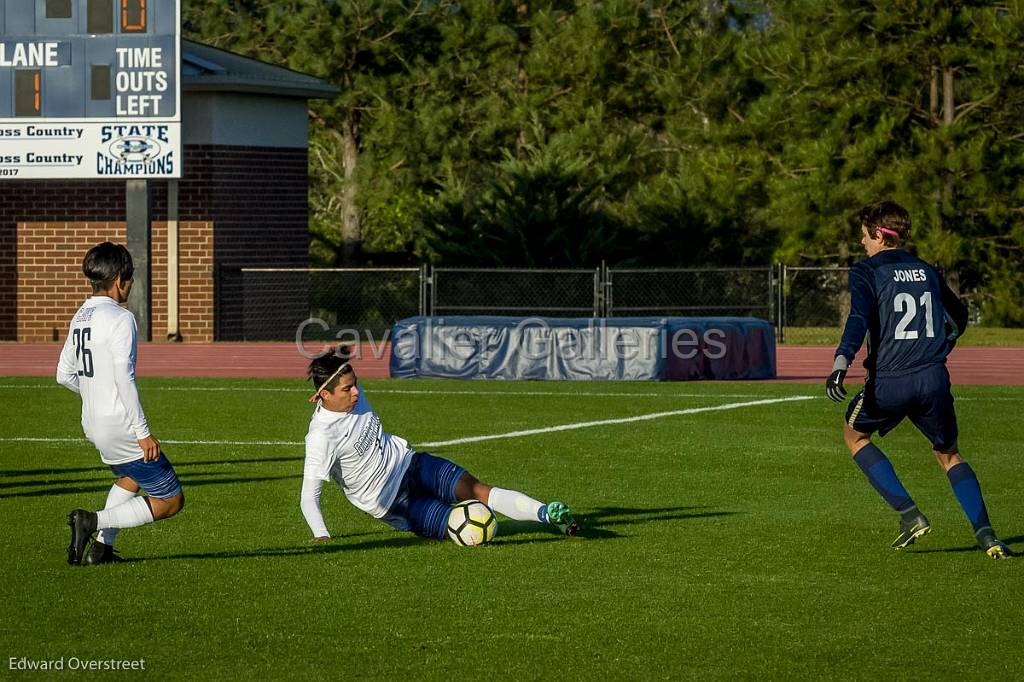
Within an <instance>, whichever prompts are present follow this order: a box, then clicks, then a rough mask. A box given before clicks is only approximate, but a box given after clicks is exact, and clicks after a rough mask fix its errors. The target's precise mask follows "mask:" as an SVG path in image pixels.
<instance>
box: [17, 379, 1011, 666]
mask: <svg viewBox="0 0 1024 682" xmlns="http://www.w3.org/2000/svg"><path fill="white" fill-rule="evenodd" d="M0 383H2V384H3V385H4V387H3V388H0V410H2V413H3V414H4V415H5V419H4V420H3V421H2V422H0V471H2V478H0V519H2V524H3V552H2V553H0V573H2V575H3V576H4V580H3V581H2V586H0V604H2V605H3V606H2V609H3V614H4V617H3V619H2V621H0V656H2V660H0V666H2V670H4V671H5V672H7V666H8V665H9V663H8V659H9V658H10V657H14V658H20V657H27V658H30V659H56V658H61V657H71V656H77V657H79V658H94V659H108V658H115V657H116V658H125V659H138V658H142V659H145V661H146V669H147V671H149V672H150V673H151V674H153V675H157V676H158V677H159V678H160V679H176V678H182V677H192V678H195V677H200V676H201V677H202V678H204V679H241V678H255V679H302V678H311V679H360V678H374V679H413V678H415V679H417V680H434V679H458V678H466V679H485V680H489V679H531V680H532V679H551V680H559V679H569V680H594V679H607V680H620V679H628V680H648V679H677V678H689V679H702V680H703V679H707V678H736V677H740V678H759V679H760V678H784V677H785V678H790V677H798V678H805V679H809V678H813V679H818V678H831V679H844V680H845V679H881V678H884V679H888V678H891V677H893V676H896V677H909V678H922V679H923V678H929V679H932V678H940V679H962V678H982V677H985V678H990V677H997V678H998V677H1007V676H1013V675H1015V674H1016V673H1014V671H1015V670H1018V669H1019V664H1018V662H1017V660H1016V659H1017V657H1018V655H1019V648H1020V636H1021V629H1020V622H1021V615H1020V606H1019V604H1018V602H1017V598H1016V597H1017V595H1018V594H1019V590H1020V584H1021V563H1022V562H1024V560H1015V561H1004V562H993V561H990V560H988V559H987V558H986V557H985V556H984V555H983V554H981V553H980V552H979V551H976V550H975V549H973V546H972V541H973V539H972V537H971V533H970V527H969V525H968V523H967V522H966V520H965V519H964V518H963V516H962V513H961V512H960V510H959V507H958V506H957V504H956V502H955V499H954V498H953V495H952V494H951V492H950V490H949V485H948V483H947V481H946V478H945V476H944V475H943V474H942V473H941V471H940V470H939V469H938V467H937V466H936V465H935V464H934V462H933V460H932V457H931V455H930V454H929V452H928V447H927V444H926V442H925V441H924V439H923V438H922V437H921V436H920V435H919V434H917V433H916V432H915V431H914V430H913V429H912V428H911V427H909V426H907V425H903V426H901V427H900V428H899V429H897V431H895V432H894V433H893V434H891V435H890V436H889V437H887V438H885V439H884V440H883V441H881V444H882V447H883V448H884V449H885V450H886V451H887V452H888V453H889V455H890V457H891V459H892V460H893V462H894V464H895V466H896V467H897V470H898V471H899V472H900V474H901V475H902V477H903V480H904V482H905V483H906V485H907V487H908V488H909V489H910V490H911V492H912V493H913V494H914V496H915V498H916V500H917V502H918V503H919V505H920V506H921V507H922V509H923V510H924V511H925V512H926V513H927V514H928V516H929V517H930V519H931V521H932V523H933V529H934V530H933V533H932V534H931V535H930V536H929V537H927V538H926V539H925V540H924V541H922V542H919V543H918V545H916V546H915V548H914V549H912V550H911V551H908V552H905V553H896V552H893V551H891V550H889V549H888V544H889V542H890V540H891V539H892V536H893V535H894V534H895V529H896V519H895V518H894V514H893V513H892V512H890V511H888V509H887V508H886V507H885V506H884V504H883V503H882V501H881V500H880V499H879V498H878V496H877V494H876V493H875V492H874V491H873V490H872V489H871V488H870V486H869V485H868V484H867V483H866V481H865V480H864V478H863V476H862V475H861V473H860V472H859V471H858V470H857V468H856V466H854V465H853V464H852V463H851V462H850V459H849V456H848V455H847V454H846V453H845V452H844V449H843V447H842V444H841V441H840V436H839V425H840V419H841V408H840V407H838V406H836V405H834V404H832V403H830V402H828V401H827V400H825V399H823V398H820V397H818V395H819V393H820V390H819V387H818V386H791V385H775V384H755V383H711V384H697V383H675V384H670V383H656V384H647V383H644V384H638V383H615V384H606V383H583V384H577V383H554V382H551V383H504V382H442V381H406V382H386V381H379V382H375V381H367V382H365V388H366V390H367V392H368V395H369V397H370V399H371V401H372V402H373V404H374V406H375V408H376V409H377V411H378V412H379V413H380V414H381V416H382V418H383V421H384V427H385V429H387V430H390V431H393V432H395V433H398V434H401V435H403V436H405V437H407V438H409V440H410V442H412V443H413V444H416V443H423V442H430V441H439V440H447V439H453V438H458V437H461V436H471V435H480V434H490V433H500V432H506V431H513V430H518V429H531V428H538V427H543V426H550V425H555V424H564V423H570V422H579V421H590V420H600V419H608V418H616V417H625V416H635V415H642V414H649V413H654V412H662V411H668V410H676V409H686V408H692V407H700V406H711V405H721V404H726V403H731V402H739V401H744V400H750V399H756V397H765V398H770V397H783V396H787V395H801V394H803V395H814V396H815V399H814V400H807V401H803V402H789V403H779V404H775V405H762V406H756V407H746V408H741V409H737V410H731V411H721V412H707V413H702V414H692V415H685V416H676V417H668V418H663V419H656V420H651V421H640V422H633V423H628V424H624V425H619V426H599V427H592V428H585V429H580V430H574V431H565V432H560V433H548V434H541V435H533V436H526V437H519V438H511V439H505V440H495V441H490V442H486V443H475V444H469V445H458V446H449V447H440V448H436V449H435V450H434V452H435V453H436V454H439V455H442V456H445V457H448V458H450V459H452V460H454V461H456V462H458V463H460V464H462V465H463V466H465V467H467V468H468V469H469V470H470V471H472V472H474V473H475V474H477V475H478V476H479V477H481V478H482V479H484V480H486V481H488V482H490V483H493V484H498V485H501V486H503V487H511V488H516V489H520V490H522V491H524V492H527V493H529V494H532V495H534V496H536V497H538V498H541V499H550V498H552V497H556V496H558V497H564V498H565V499H566V500H568V501H569V502H570V503H571V504H572V505H573V506H574V507H575V508H576V509H577V511H578V512H579V514H580V515H581V516H582V517H583V519H584V523H585V524H586V526H587V531H586V533H585V537H581V538H573V539H565V538H561V537H560V536H556V535H553V534H551V533H549V532H547V531H546V530H545V529H543V528H540V527H539V526H533V525H531V524H527V523H513V522H504V523H503V525H502V527H501V529H500V530H504V531H505V533H504V534H503V535H500V536H499V537H498V539H497V540H496V541H495V542H494V543H493V544H492V545H488V546H484V547H479V548H472V549H463V548H459V547H457V546H455V545H454V544H452V543H449V542H443V543H442V542H433V541H426V540H421V539H418V538H416V537H414V536H411V535H407V534H402V533H398V532H395V531H392V530H390V529H389V528H387V527H386V526H384V525H383V524H381V523H380V522H378V521H375V520H374V519H371V518H369V517H367V516H365V515H362V514H361V513H359V512H358V511H356V510H355V509H354V508H353V507H351V506H349V505H348V504H347V502H346V501H345V500H344V498H343V496H342V495H341V493H340V492H339V491H338V490H337V489H336V488H334V487H333V486H332V487H329V488H325V491H324V496H323V507H324V513H325V517H326V519H327V522H328V526H329V527H330V528H331V530H332V532H333V533H334V534H335V535H336V539H334V540H333V541H332V542H331V543H329V544H325V545H312V544H310V543H309V541H308V530H307V528H306V526H305V524H304V522H303V520H302V516H301V514H300V512H299V508H298V492H299V484H300V476H301V456H302V448H301V446H300V445H298V444H297V443H298V442H300V441H301V439H302V437H303V436H304V434H305V431H306V426H307V423H308V414H309V407H308V405H307V404H306V403H305V397H306V388H305V386H303V385H302V384H299V383H297V382H290V381H269V380H268V381H258V380H250V381H239V380H229V381H218V380H172V379H142V380H140V382H139V383H140V390H141V393H142V396H143V400H144V404H145V406H146V408H147V413H148V416H149V419H150V423H151V424H152V425H153V427H154V434H155V435H156V436H157V437H158V438H161V439H164V440H171V439H175V440H230V441H255V440H284V441H289V442H295V443H296V445H276V446H273V445H272V446H261V445H251V444H250V445H180V444H179V445H171V444H167V445H166V448H165V449H166V451H167V452H168V454H169V456H170V457H171V459H172V460H173V461H174V462H175V464H176V466H177V469H178V472H179V474H180V476H181V478H182V480H183V483H184V485H185V488H186V494H187V498H188V503H187V506H186V508H185V510H184V511H183V512H182V513H181V514H180V515H179V516H178V517H175V518H173V519H170V520H167V521H164V522H160V523H157V524H154V525H150V526H146V527H144V528H139V529H132V530H127V531H124V532H123V533H122V535H121V537H120V539H119V540H118V546H119V548H120V550H121V552H122V554H123V556H125V557H128V558H129V559H131V561H130V562H129V563H125V564H120V565H109V566H99V567H70V566H67V565H66V563H65V547H66V545H67V527H66V525H65V523H64V520H65V515H66V514H67V512H68V510H70V509H72V508H74V507H78V506H82V507H87V508H97V507H98V506H100V505H102V502H103V499H104V497H105V492H106V490H107V488H108V486H109V485H110V483H111V477H110V474H109V473H108V471H107V470H106V469H105V468H104V467H103V466H102V465H101V463H100V461H99V457H98V455H97V454H96V453H95V452H94V451H93V450H92V449H91V446H88V444H86V443H80V442H74V443H40V442H11V441H10V440H9V439H10V438H12V437H57V438H63V437H79V436H80V427H79V424H78V411H79V408H78V402H77V400H78V399H77V397H76V396H74V395H72V394H70V393H68V392H66V391H63V390H61V389H58V388H53V387H51V384H50V382H48V381H45V380H34V379H6V380H2V381H0ZM194 388H217V389H230V390H217V391H194V390H184V389H194ZM396 390H398V391H422V392H413V393H406V392H400V393H399V392H389V391H396ZM531 393H533V394H534V395H531ZM536 393H541V394H552V395H536ZM956 393H957V397H958V399H959V400H958V403H957V406H958V410H959V415H960V422H961V432H962V434H963V435H962V446H963V449H964V452H965V455H966V456H968V457H969V459H970V461H971V463H972V465H973V467H974V468H975V470H976V471H977V473H978V476H979V478H980V479H981V481H982V484H983V485H984V488H985V492H986V497H987V501H988V505H989V509H990V511H991V514H992V519H993V521H994V522H995V524H996V527H997V530H999V531H1000V532H1001V533H1002V534H1003V535H1004V536H1006V537H1007V538H1008V539H1009V541H1010V542H1011V546H1014V545H1015V547H1016V549H1018V550H1020V549H1022V546H1021V545H1022V543H1024V522H1022V519H1024V497H1022V496H1021V495H1020V494H1019V491H1020V490H1021V488H1022V487H1024V470H1022V469H1021V467H1020V459H1019V458H1020V452H1019V450H1020V436H1019V431H1018V428H1019V427H1018V425H1019V415H1020V413H1021V408H1022V402H1024V390H1022V389H1019V388H999V387H958V388H957V390H956ZM595 394H604V395H595ZM624 394H632V395H624ZM744 396H752V397H751V398H747V397H744Z"/></svg>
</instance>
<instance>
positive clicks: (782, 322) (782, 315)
mask: <svg viewBox="0 0 1024 682" xmlns="http://www.w3.org/2000/svg"><path fill="white" fill-rule="evenodd" d="M788 277H789V274H788V272H787V271H786V264H785V263H779V343H785V342H786V322H787V321H788V320H787V319H786V284H787V280H788Z"/></svg>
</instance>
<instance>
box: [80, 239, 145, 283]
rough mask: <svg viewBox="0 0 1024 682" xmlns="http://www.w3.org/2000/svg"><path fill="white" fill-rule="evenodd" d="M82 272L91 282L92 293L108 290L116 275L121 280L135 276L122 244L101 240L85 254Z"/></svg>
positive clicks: (133, 266) (130, 257)
mask: <svg viewBox="0 0 1024 682" xmlns="http://www.w3.org/2000/svg"><path fill="white" fill-rule="evenodd" d="M82 272H83V273H85V276H86V277H87V278H88V279H89V283H90V284H92V291H93V293H96V292H99V291H107V290H109V289H110V287H112V286H114V281H115V280H116V279H117V278H118V277H120V278H121V281H123V282H127V281H128V280H130V279H131V278H132V277H134V276H135V264H134V263H133V262H132V255H131V254H130V253H128V249H126V248H125V247H124V245H122V244H114V243H113V242H103V243H102V244H97V245H96V246H94V247H92V248H91V249H89V251H88V253H86V254H85V258H83V259H82Z"/></svg>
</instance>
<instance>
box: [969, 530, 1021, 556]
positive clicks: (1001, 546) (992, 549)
mask: <svg viewBox="0 0 1024 682" xmlns="http://www.w3.org/2000/svg"><path fill="white" fill-rule="evenodd" d="M978 546H979V547H981V548H982V549H983V550H985V554H987V555H988V557H989V558H990V559H1009V558H1010V557H1012V556H1013V552H1012V551H1010V548H1009V547H1007V546H1006V544H1005V543H1004V542H1003V541H1002V540H1000V539H999V538H997V537H996V535H995V533H993V532H992V529H991V528H989V529H986V530H984V531H982V532H981V533H980V534H979V535H978Z"/></svg>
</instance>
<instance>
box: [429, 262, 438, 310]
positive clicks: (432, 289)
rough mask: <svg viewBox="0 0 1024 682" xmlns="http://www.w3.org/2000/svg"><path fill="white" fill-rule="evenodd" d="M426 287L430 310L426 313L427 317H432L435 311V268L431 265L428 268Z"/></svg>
mask: <svg viewBox="0 0 1024 682" xmlns="http://www.w3.org/2000/svg"><path fill="white" fill-rule="evenodd" d="M427 287H429V288H430V309H429V310H428V311H427V314H428V315H431V316H433V315H434V314H435V313H434V311H435V310H437V268H435V267H434V266H433V265H431V266H430V270H429V274H428V275H427Z"/></svg>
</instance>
